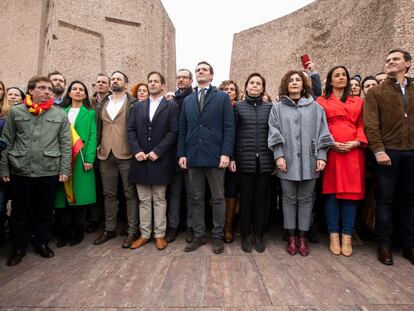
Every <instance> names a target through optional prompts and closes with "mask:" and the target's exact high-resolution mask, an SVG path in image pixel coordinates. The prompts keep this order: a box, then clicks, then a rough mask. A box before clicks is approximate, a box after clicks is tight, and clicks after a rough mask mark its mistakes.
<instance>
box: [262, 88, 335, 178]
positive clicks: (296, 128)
mask: <svg viewBox="0 0 414 311" xmlns="http://www.w3.org/2000/svg"><path fill="white" fill-rule="evenodd" d="M333 144H334V140H333V138H332V136H331V134H330V133H329V129H328V123H327V121H326V116H325V111H324V109H323V108H322V107H321V106H320V105H318V104H317V103H316V102H315V101H314V100H313V98H312V97H309V98H305V97H302V98H300V100H299V102H298V103H297V104H296V103H295V102H294V101H293V100H291V99H290V98H289V97H287V96H282V97H281V100H280V101H279V102H277V103H276V104H275V105H274V106H273V107H272V110H271V112H270V115H269V135H268V146H269V148H270V149H271V150H272V151H273V157H274V159H275V160H276V159H277V158H279V157H284V158H285V160H286V165H287V172H286V173H282V172H281V171H280V170H276V173H277V176H278V177H279V178H281V179H287V180H291V181H303V180H310V179H315V178H318V177H319V173H318V172H316V161H317V160H324V161H326V154H327V151H328V148H329V147H330V146H332V145H333Z"/></svg>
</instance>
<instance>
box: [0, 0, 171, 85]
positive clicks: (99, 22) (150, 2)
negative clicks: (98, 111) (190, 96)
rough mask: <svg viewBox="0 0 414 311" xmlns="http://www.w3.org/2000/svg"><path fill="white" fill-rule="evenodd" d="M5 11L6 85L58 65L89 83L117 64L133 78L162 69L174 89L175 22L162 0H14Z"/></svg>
mask: <svg viewBox="0 0 414 311" xmlns="http://www.w3.org/2000/svg"><path fill="white" fill-rule="evenodd" d="M0 12H2V13H1V15H0V25H2V26H1V28H2V31H1V34H0V36H1V37H0V41H1V42H2V47H1V55H2V57H1V58H0V79H1V80H3V81H5V82H6V85H23V86H24V85H25V84H26V82H27V81H28V79H29V78H30V77H31V76H33V75H35V74H47V73H48V72H50V71H54V70H58V71H60V72H62V73H63V74H64V75H65V77H66V78H67V80H68V82H70V81H71V80H73V79H80V80H82V81H84V82H85V83H86V84H87V85H89V86H90V85H91V84H92V83H93V82H94V80H95V76H96V74H97V73H98V72H104V73H108V74H109V73H111V72H112V71H114V70H117V69H118V70H121V71H123V72H125V73H126V74H127V75H128V76H129V78H130V83H133V82H136V81H146V75H147V73H148V72H150V71H152V70H158V71H160V72H161V73H163V74H164V75H165V76H166V79H167V82H168V87H169V88H172V89H175V70H176V68H175V67H176V65H175V64H176V63H175V28H174V25H173V24H172V22H171V20H170V19H169V17H168V15H167V13H166V11H165V9H164V7H163V6H162V4H161V1H160V0H123V1H111V0H36V1H33V0H22V1H18V0H12V1H2V2H1V4H0Z"/></svg>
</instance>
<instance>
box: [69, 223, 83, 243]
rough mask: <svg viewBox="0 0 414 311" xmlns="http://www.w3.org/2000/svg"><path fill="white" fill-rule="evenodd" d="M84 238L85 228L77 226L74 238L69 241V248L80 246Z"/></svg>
mask: <svg viewBox="0 0 414 311" xmlns="http://www.w3.org/2000/svg"><path fill="white" fill-rule="evenodd" d="M83 238H84V233H83V226H79V225H78V226H75V228H74V230H73V236H72V238H71V239H70V241H69V246H75V245H78V244H81V243H82V241H83Z"/></svg>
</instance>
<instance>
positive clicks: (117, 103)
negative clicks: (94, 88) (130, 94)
mask: <svg viewBox="0 0 414 311" xmlns="http://www.w3.org/2000/svg"><path fill="white" fill-rule="evenodd" d="M108 98H109V101H108V104H107V105H106V111H107V112H108V114H109V117H110V118H111V120H112V121H113V120H115V118H116V116H117V115H118V113H119V111H120V110H121V108H122V106H123V104H124V101H125V99H126V94H125V95H124V96H122V97H121V98H120V99H119V100H114V99H113V96H112V95H109V96H108Z"/></svg>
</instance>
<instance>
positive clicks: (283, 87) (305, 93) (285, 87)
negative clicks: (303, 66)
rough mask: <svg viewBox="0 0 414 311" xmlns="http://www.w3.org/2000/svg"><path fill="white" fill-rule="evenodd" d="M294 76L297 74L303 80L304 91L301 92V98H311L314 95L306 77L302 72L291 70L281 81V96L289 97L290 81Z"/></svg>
mask: <svg viewBox="0 0 414 311" xmlns="http://www.w3.org/2000/svg"><path fill="white" fill-rule="evenodd" d="M294 74H297V75H298V76H299V77H300V78H301V79H302V83H303V88H302V91H301V92H300V96H301V97H306V98H308V97H309V96H311V95H312V90H311V87H310V85H309V83H308V80H307V79H306V78H305V75H304V74H303V72H302V70H290V71H288V72H287V73H285V75H284V76H283V77H282V80H281V81H280V86H279V96H282V95H285V96H289V91H288V85H289V79H290V77H291V76H293V75H294Z"/></svg>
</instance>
